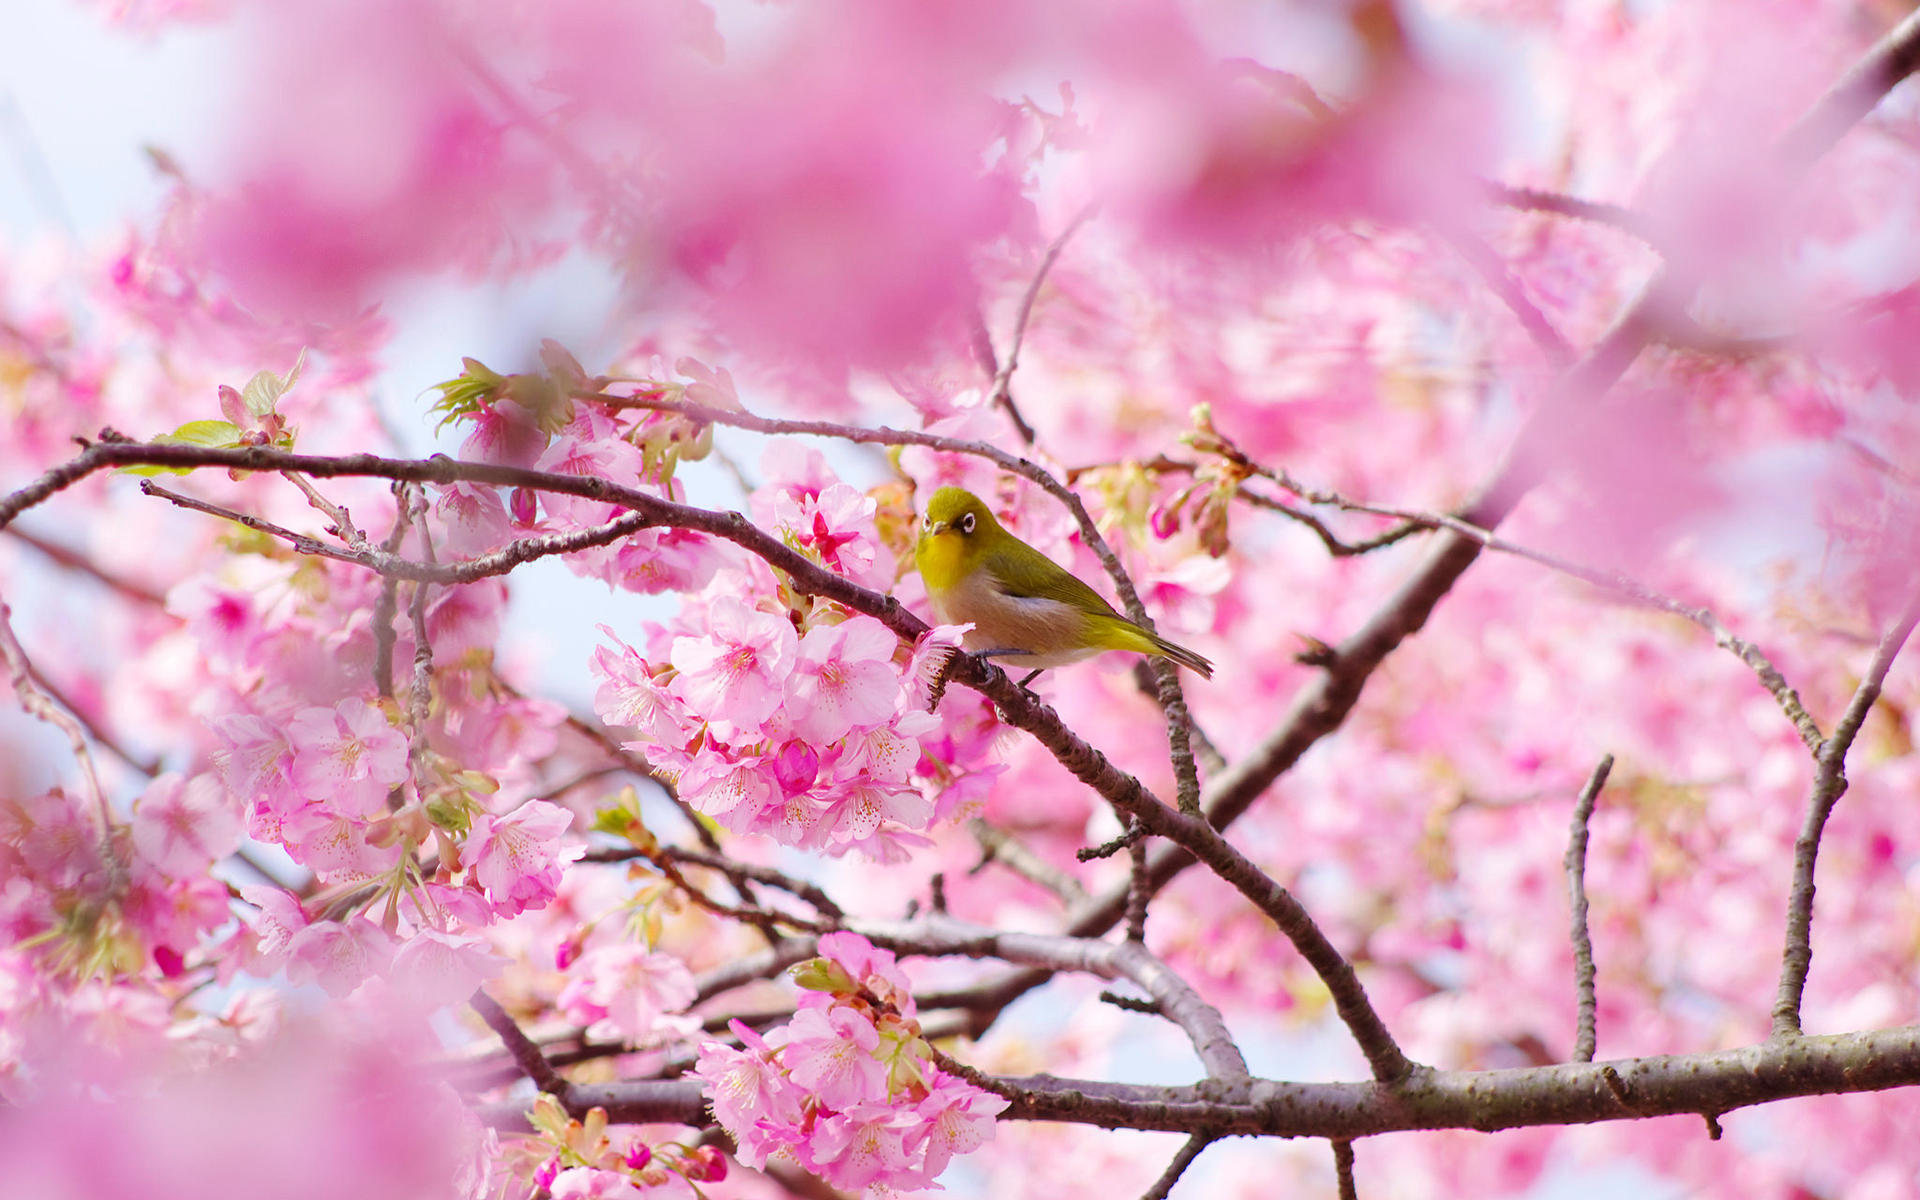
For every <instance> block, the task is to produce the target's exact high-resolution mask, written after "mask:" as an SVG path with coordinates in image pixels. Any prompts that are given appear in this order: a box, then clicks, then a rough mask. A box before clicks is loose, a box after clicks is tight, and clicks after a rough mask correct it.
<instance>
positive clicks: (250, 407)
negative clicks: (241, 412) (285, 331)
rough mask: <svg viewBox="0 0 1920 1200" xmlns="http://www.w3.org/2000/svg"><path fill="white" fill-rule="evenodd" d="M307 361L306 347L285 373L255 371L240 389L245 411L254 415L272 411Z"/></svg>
mask: <svg viewBox="0 0 1920 1200" xmlns="http://www.w3.org/2000/svg"><path fill="white" fill-rule="evenodd" d="M306 363H307V350H306V347H304V346H302V347H301V348H300V353H299V355H297V356H296V357H295V358H294V360H293V370H291V371H288V372H287V373H286V374H285V375H275V374H274V373H273V372H272V371H257V372H255V373H254V376H253V378H252V379H249V380H247V386H245V387H243V388H241V389H240V398H241V399H243V400H245V401H246V402H247V411H248V412H250V413H252V414H253V415H254V416H256V417H265V416H269V415H271V414H272V413H273V411H274V409H275V407H276V406H277V405H278V404H279V403H280V397H282V396H284V395H286V394H287V392H288V391H290V390H291V389H292V388H293V385H294V382H295V381H296V380H298V379H299V378H300V368H302V367H304V366H305V365H306Z"/></svg>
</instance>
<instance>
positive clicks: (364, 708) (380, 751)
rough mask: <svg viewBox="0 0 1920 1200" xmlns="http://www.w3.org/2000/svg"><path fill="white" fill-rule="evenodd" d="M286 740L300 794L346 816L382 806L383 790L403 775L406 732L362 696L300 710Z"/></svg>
mask: <svg viewBox="0 0 1920 1200" xmlns="http://www.w3.org/2000/svg"><path fill="white" fill-rule="evenodd" d="M287 741H288V745H289V746H290V748H291V749H292V751H293V767H292V770H291V772H290V775H291V777H292V783H293V786H294V787H295V789H297V790H298V791H299V793H300V795H301V797H302V798H303V799H306V800H309V801H314V802H318V803H321V804H324V805H325V806H326V807H327V808H329V809H330V810H332V811H335V812H338V813H341V814H343V815H346V816H355V817H370V816H374V815H376V814H378V813H380V812H383V811H385V809H386V802H387V793H388V792H389V791H391V790H392V789H393V788H394V787H396V786H398V785H399V784H401V783H403V782H405V781H406V778H407V738H406V735H405V734H403V733H401V732H400V731H399V730H398V729H395V728H394V727H393V724H392V723H391V722H390V721H388V720H387V717H386V714H385V713H383V712H381V711H380V710H379V709H378V708H375V707H374V706H373V705H371V704H368V703H367V702H366V701H365V700H361V699H358V698H350V699H346V700H342V701H340V703H338V704H336V705H334V706H333V707H332V708H306V709H302V710H301V711H300V712H299V713H297V714H296V715H295V716H294V718H293V720H292V721H290V722H289V723H288V725H287Z"/></svg>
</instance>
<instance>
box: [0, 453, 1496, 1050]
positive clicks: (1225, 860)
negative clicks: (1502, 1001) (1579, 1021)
mask: <svg viewBox="0 0 1920 1200" xmlns="http://www.w3.org/2000/svg"><path fill="white" fill-rule="evenodd" d="M137 464H146V465H160V466H176V467H197V466H221V467H228V468H236V469H239V470H245V471H286V470H292V471H300V472H302V473H304V474H307V475H312V476H316V477H323V478H327V477H335V476H346V475H357V476H374V477H382V478H388V479H400V480H407V481H410V482H416V483H437V484H447V483H453V482H457V481H460V480H466V481H469V482H475V483H490V484H497V485H503V486H508V487H527V488H534V489H539V490H543V491H551V492H559V493H562V494H565V495H573V496H582V497H585V498H587V499H590V500H597V501H601V502H604V503H608V504H615V505H620V506H624V507H626V508H628V509H631V510H632V512H633V514H634V515H635V516H636V517H639V518H643V520H641V521H640V524H639V526H637V527H645V526H650V525H671V526H674V527H677V528H683V529H694V530H699V531H701V532H705V533H710V534H713V535H714V536H716V537H720V538H723V539H725V540H727V541H730V542H732V543H734V544H735V545H738V546H740V547H741V548H743V549H745V550H747V551H749V552H750V553H753V554H755V555H758V556H759V557H760V558H761V559H763V560H765V561H766V562H767V564H768V565H769V566H772V567H775V568H777V569H779V570H781V571H784V572H786V573H787V575H788V576H789V578H790V579H791V580H792V581H793V584H794V586H795V587H796V588H798V589H799V590H801V591H803V592H807V593H810V594H813V595H818V596H824V597H826V598H827V599H829V600H833V601H836V602H838V603H841V604H844V605H846V606H847V607H848V608H851V609H853V610H854V611H856V612H862V613H866V614H867V615H869V616H872V617H874V618H875V619H877V620H879V621H881V622H883V623H884V624H886V625H887V626H888V627H889V628H890V629H892V630H893V631H894V632H895V633H896V634H898V635H899V636H900V637H902V638H904V639H906V640H908V641H915V640H918V638H919V637H920V636H921V635H922V634H924V633H926V632H927V629H928V626H927V625H926V623H925V622H924V621H922V620H920V618H918V617H916V616H914V615H913V614H912V613H911V612H908V611H907V610H906V608H905V607H904V606H902V605H901V604H900V602H899V601H897V600H895V599H894V598H893V597H892V596H883V595H880V594H879V593H877V592H873V591H869V590H868V589H866V588H863V587H861V586H859V585H858V584H856V583H854V582H852V581H851V580H849V579H846V578H845V577H843V576H840V575H836V574H834V573H832V572H831V571H828V570H826V569H824V568H822V567H820V566H819V565H817V564H815V563H814V562H812V561H811V560H810V559H808V558H806V557H805V556H804V555H802V554H800V553H799V552H798V551H796V550H794V549H793V548H791V547H790V546H788V545H786V544H785V543H784V542H783V541H781V540H780V539H779V538H776V537H775V536H773V535H772V534H769V533H767V532H766V531H764V530H761V529H759V528H757V527H756V526H754V525H753V524H752V523H750V522H749V521H747V520H746V518H744V517H743V516H741V515H740V514H739V513H736V512H727V513H719V512H711V511H708V510H706V509H701V508H694V507H691V506H688V505H684V504H676V503H674V502H672V501H669V500H664V499H661V498H660V497H658V496H656V495H653V494H652V493H650V492H644V491H640V490H637V489H634V488H627V487H621V486H619V485H617V484H613V483H609V482H608V481H606V480H603V479H597V478H591V477H585V476H577V475H562V474H554V473H549V472H542V471H531V470H527V469H524V468H520V467H508V466H501V465H497V464H493V463H472V462H460V461H456V460H454V459H450V458H446V457H443V456H435V457H433V458H430V459H424V460H413V459H390V458H381V457H379V456H377V455H371V454H353V455H344V456H340V457H337V458H332V457H323V456H316V455H303V454H293V453H289V452H287V451H283V450H277V449H272V448H269V447H264V446H252V447H243V448H238V449H227V448H213V447H202V446H180V445H147V444H143V443H134V442H125V441H118V440H105V441H101V442H99V443H96V444H93V445H90V446H88V447H87V448H86V449H85V450H84V451H82V452H81V453H80V454H79V455H78V456H76V457H75V458H74V459H73V460H71V461H69V462H68V463H65V464H63V465H62V466H59V467H56V468H54V469H53V470H51V471H49V472H47V473H46V474H45V475H42V476H41V477H40V479H38V480H36V481H35V482H34V483H32V484H30V485H29V486H28V487H26V488H23V489H21V490H20V491H18V492H15V493H14V494H13V495H11V496H8V497H7V498H6V499H5V500H0V527H4V523H5V522H8V521H11V520H12V519H13V518H14V517H15V516H17V515H18V514H19V512H21V511H24V510H25V509H26V508H27V507H30V506H31V505H32V504H35V503H38V502H40V501H42V500H44V499H46V498H47V497H49V496H52V495H53V494H55V493H56V492H58V491H60V490H61V489H63V488H66V487H69V486H71V485H72V484H73V483H75V482H78V481H79V480H80V479H83V478H85V477H86V476H87V475H88V474H90V473H92V472H94V471H99V470H104V469H107V468H111V467H116V466H127V465H137ZM1043 474H1044V472H1043ZM1056 486H1058V485H1057V484H1056ZM1068 496H1069V497H1071V498H1072V503H1073V504H1074V505H1075V506H1078V503H1079V501H1078V498H1077V497H1073V496H1072V493H1068ZM1080 511H1081V513H1082V514H1083V515H1084V512H1085V510H1084V509H1081V510H1080ZM1467 544H1468V545H1469V546H1470V545H1471V543H1467ZM1436 599H1437V597H1436ZM1134 602H1135V604H1136V605H1137V604H1138V597H1135V601H1134ZM953 677H954V678H955V679H957V680H959V681H960V682H961V683H964V684H966V685H967V686H969V687H972V688H974V689H976V690H977V691H979V692H981V693H982V694H983V695H985V696H986V697H987V698H988V699H990V700H992V701H993V702H994V703H995V704H996V705H997V706H998V707H999V709H1000V712H1001V714H1002V716H1003V717H1004V718H1005V719H1006V722H1007V723H1008V724H1009V725H1012V726H1014V727H1016V728H1019V729H1023V730H1025V731H1026V732H1028V733H1030V734H1032V735H1033V736H1034V737H1035V739H1036V740H1038V741H1039V742H1040V744H1041V745H1042V746H1044V747H1046V748H1047V749H1048V750H1049V751H1050V752H1051V753H1052V754H1053V755H1054V757H1055V758H1056V759H1058V760H1059V762H1060V763H1061V765H1062V766H1064V767H1066V768H1067V770H1068V771H1069V772H1071V773H1072V774H1073V775H1074V776H1075V778H1077V779H1079V780H1080V781H1081V782H1082V783H1085V784H1087V785H1088V786H1089V787H1091V788H1093V790H1094V791H1095V792H1097V793H1098V794H1099V795H1100V796H1102V797H1103V798H1104V799H1106V800H1107V802H1108V803H1110V804H1112V805H1113V806H1114V807H1115V808H1117V809H1119V810H1120V811H1121V812H1123V813H1125V814H1126V815H1128V816H1130V817H1133V818H1135V819H1137V820H1138V821H1139V822H1140V824H1141V825H1142V826H1143V827H1144V828H1145V829H1146V830H1147V832H1149V833H1152V834H1154V835H1156V836H1160V837H1165V838H1169V839H1171V840H1173V841H1176V842H1178V843H1180V844H1181V845H1182V846H1183V847H1184V848H1186V849H1187V850H1188V851H1189V852H1190V853H1192V854H1194V855H1196V856H1197V857H1199V858H1201V859H1203V860H1204V861H1206V862H1207V864H1208V865H1209V866H1210V867H1212V868H1213V869H1214V870H1215V871H1216V872H1217V873H1218V874H1219V875H1220V877H1221V878H1222V879H1224V880H1226V881H1227V882H1228V883H1230V884H1232V885H1233V887H1234V888H1235V889H1236V890H1238V891H1240V893H1241V894H1242V895H1244V896H1246V897H1247V898H1248V899H1249V900H1251V901H1253V903H1254V904H1255V905H1256V906H1257V907H1258V908H1259V909H1260V910H1261V911H1262V912H1263V913H1265V914H1266V915H1267V916H1268V917H1269V918H1270V919H1272V920H1273V921H1274V922H1275V924H1276V925H1278V926H1279V928H1280V930H1281V932H1282V933H1283V934H1285V935H1286V936H1287V938H1288V939H1289V940H1290V941H1292V942H1293V943H1294V945H1295V946H1296V947H1297V948H1298V949H1299V950H1300V952H1301V955H1302V957H1304V958H1305V959H1306V960H1307V962H1308V963H1309V965H1311V966H1312V967H1313V969H1314V971H1315V972H1316V973H1317V974H1319V975H1320V977H1321V979H1322V981H1323V982H1324V983H1325V984H1326V986H1327V989H1328V992H1329V993H1330V994H1331V996H1332V997H1333V1000H1334V1006H1335V1008H1336V1010H1337V1011H1338V1012H1339V1014H1340V1016H1341V1019H1342V1020H1343V1021H1345V1022H1346V1023H1347V1025H1348V1027H1349V1028H1350V1029H1351V1030H1352V1031H1353V1034H1354V1037H1355V1039H1356V1040H1357V1041H1358V1042H1359V1044H1360V1047H1361V1049H1362V1051H1363V1052H1364V1053H1365V1054H1366V1055H1367V1059H1368V1061H1369V1062H1370V1063H1371V1064H1372V1065H1373V1067H1374V1070H1375V1073H1376V1074H1377V1075H1378V1077H1379V1078H1381V1079H1396V1078H1399V1077H1400V1076H1402V1075H1404V1074H1405V1073H1406V1072H1407V1071H1408V1070H1410V1069H1411V1064H1410V1063H1409V1062H1408V1061H1407V1059H1406V1057H1405V1055H1403V1054H1402V1053H1401V1052H1400V1049H1399V1047H1398V1045H1397V1044H1395V1042H1394V1040H1393V1037H1392V1035H1391V1034H1390V1033H1388V1032H1387V1028H1386V1025H1385V1024H1384V1022H1382V1021H1381V1019H1380V1017H1379V1014H1378V1013H1377V1012H1375V1011H1374V1009H1373V1006H1372V1003H1371V1001H1369V1000H1368V999H1367V996H1366V992H1365V989H1364V988H1362V987H1361V984H1360V981H1359V977H1358V976H1357V975H1355V974H1354V971H1353V968H1352V966H1351V965H1350V964H1348V963H1347V961H1346V959H1345V958H1343V957H1342V956H1341V955H1340V953H1339V951H1337V950H1336V949H1334V947H1333V944H1332V943H1331V942H1330V941H1328V939H1327V937H1326V935H1325V934H1324V933H1323V932H1322V931H1321V930H1320V928H1319V926H1318V924H1316V923H1315V922H1314V920H1313V918H1312V917H1311V916H1310V915H1309V914H1308V913H1307V911H1306V909H1305V908H1304V907H1302V906H1301V905H1300V902H1299V901H1298V900H1296V899H1294V897H1293V895H1292V894H1291V893H1290V892H1288V891H1287V890H1286V889H1285V888H1284V887H1281V886H1280V885H1279V884H1278V883H1276V882H1275V881H1274V880H1273V879H1272V878H1271V877H1269V876H1268V875H1267V874H1266V873H1265V872H1264V871H1262V870H1261V869H1260V868H1259V867H1258V866H1256V865H1255V864H1254V863H1253V862H1252V860H1250V859H1248V858H1247V857H1246V856H1245V855H1243V854H1241V853H1240V851H1239V850H1237V849H1236V848H1235V847H1233V846H1232V845H1231V844H1230V843H1229V842H1227V840H1226V839H1225V838H1224V837H1222V836H1221V835H1220V834H1219V833H1218V832H1217V831H1216V830H1215V829H1214V828H1213V827H1212V826H1211V825H1209V824H1208V823H1207V822H1206V821H1205V820H1203V819H1200V818H1197V817H1194V816H1191V815H1188V814H1185V813H1180V812H1176V811H1175V810H1173V809H1171V808H1169V807H1167V806H1166V805H1165V804H1164V803H1162V802H1161V801H1160V800H1159V799H1158V798H1156V797H1155V796H1154V795H1153V794H1152V793H1151V792H1149V791H1147V789H1146V788H1145V787H1144V786H1143V785H1142V784H1141V783H1140V781H1139V780H1138V779H1136V778H1134V777H1133V776H1131V775H1129V774H1127V773H1126V772H1124V771H1121V770H1119V769H1118V768H1116V767H1114V765H1113V764H1112V763H1111V762H1110V761H1109V760H1108V759H1107V757H1106V756H1105V755H1104V754H1102V753H1101V752H1100V751H1098V750H1096V749H1094V748H1093V747H1092V746H1090V745H1088V744H1087V743H1086V742H1085V741H1084V740H1082V739H1081V738H1080V737H1079V736H1078V735H1077V734H1075V733H1074V732H1073V731H1072V730H1071V729H1069V728H1067V726H1066V725H1065V724H1063V723H1062V722H1061V721H1060V719H1059V716H1058V715H1057V714H1056V713H1054V711H1053V710H1052V709H1051V708H1049V707H1047V706H1046V705H1044V704H1042V703H1040V702H1039V701H1038V700H1037V699H1036V698H1035V697H1034V696H1032V695H1031V694H1030V693H1028V692H1026V691H1024V690H1023V689H1021V688H1019V687H1017V686H1015V685H1014V683H1013V681H1012V680H1011V679H1009V678H1007V675H1006V673H1005V672H1004V671H1002V670H1000V669H999V668H998V667H995V666H991V665H989V664H986V663H983V662H981V661H980V660H979V659H976V658H972V657H968V656H962V657H960V658H958V659H956V660H955V666H954V672H953ZM1249 802H1251V798H1250V797H1249ZM1149 874H1150V877H1151V872H1150V873H1149ZM1158 886H1159V881H1157V880H1156V881H1155V887H1156V889H1157V887H1158ZM1124 899H1125V893H1124V890H1123V893H1122V897H1121V902H1122V903H1123V904H1124ZM1116 919H1117V917H1116Z"/></svg>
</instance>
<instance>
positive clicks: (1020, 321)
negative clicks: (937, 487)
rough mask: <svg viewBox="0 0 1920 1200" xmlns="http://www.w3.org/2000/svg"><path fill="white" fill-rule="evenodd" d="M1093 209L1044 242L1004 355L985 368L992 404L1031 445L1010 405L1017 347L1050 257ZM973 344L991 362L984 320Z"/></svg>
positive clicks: (1026, 427) (1026, 428)
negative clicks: (1044, 248) (990, 377)
mask: <svg viewBox="0 0 1920 1200" xmlns="http://www.w3.org/2000/svg"><path fill="white" fill-rule="evenodd" d="M1093 211H1094V210H1093V207H1092V206H1088V207H1087V208H1085V209H1082V210H1081V211H1080V213H1079V214H1078V215H1077V216H1075V217H1074V218H1073V220H1071V221H1068V222H1067V227H1066V228H1065V229H1062V230H1061V231H1060V236H1059V237H1056V238H1054V239H1053V241H1052V243H1050V244H1049V245H1048V246H1047V251H1046V253H1045V254H1043V255H1041V256H1040V265H1039V266H1037V267H1035V268H1034V272H1033V279H1032V280H1031V281H1030V282H1029V283H1028V284H1027V290H1026V293H1025V294H1024V295H1022V296H1021V297H1020V309H1019V312H1018V314H1017V315H1016V316H1015V317H1014V321H1013V337H1012V339H1011V340H1010V341H1009V342H1008V343H1007V356H1006V358H1005V359H1004V360H1002V361H1001V362H1000V363H999V365H998V366H989V368H988V369H989V370H991V371H992V372H993V395H992V402H993V404H994V405H995V406H996V407H998V408H999V409H1000V410H1001V411H1003V412H1005V413H1006V414H1007V419H1008V420H1010V421H1012V422H1013V427H1014V429H1015V430H1016V431H1017V432H1018V433H1019V434H1020V440H1021V441H1022V442H1024V443H1026V444H1027V445H1029V446H1031V445H1033V440H1034V432H1033V426H1031V425H1029V424H1027V420H1026V418H1025V417H1023V416H1021V415H1020V410H1019V409H1018V408H1016V407H1015V406H1014V403H1013V372H1014V369H1015V368H1016V367H1018V366H1019V365H1020V347H1021V344H1022V343H1024V342H1025V341H1026V337H1027V324H1028V322H1030V321H1031V320H1032V319H1033V304H1034V301H1035V300H1037V299H1038V298H1039V296H1040V285H1041V284H1042V283H1044V282H1045V281H1046V278H1047V272H1048V271H1050V270H1052V269H1053V264H1054V260H1056V259H1058V258H1059V257H1060V252H1061V251H1062V250H1065V249H1066V248H1067V239H1068V238H1071V237H1072V236H1073V235H1074V233H1075V231H1077V230H1078V229H1079V228H1080V226H1082V225H1084V224H1086V222H1087V220H1088V218H1090V217H1092V216H1093ZM975 344H976V349H977V350H978V351H979V352H980V353H982V354H983V355H984V356H985V357H986V361H987V362H988V363H989V364H991V363H992V361H993V339H992V337H991V336H990V335H988V333H987V332H986V326H985V325H984V324H982V325H981V326H980V327H979V329H978V330H976V332H975Z"/></svg>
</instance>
